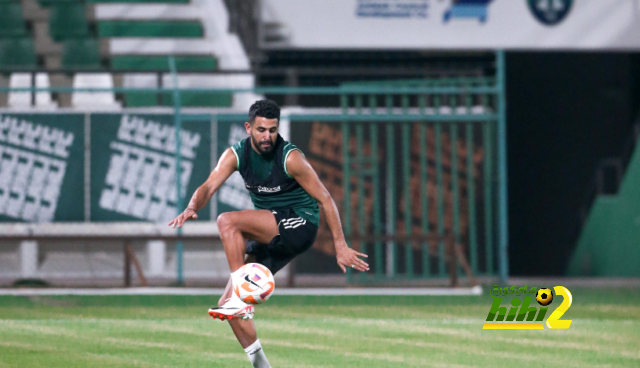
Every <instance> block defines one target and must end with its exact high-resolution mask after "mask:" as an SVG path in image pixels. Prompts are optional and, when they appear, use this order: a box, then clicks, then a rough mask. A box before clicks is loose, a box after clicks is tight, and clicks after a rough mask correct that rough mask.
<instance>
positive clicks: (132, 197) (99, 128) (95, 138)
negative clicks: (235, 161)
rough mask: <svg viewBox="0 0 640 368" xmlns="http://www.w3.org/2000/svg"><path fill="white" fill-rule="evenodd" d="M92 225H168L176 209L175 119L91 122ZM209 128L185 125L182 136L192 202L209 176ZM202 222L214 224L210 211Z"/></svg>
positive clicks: (185, 182) (99, 118)
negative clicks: (122, 223)
mask: <svg viewBox="0 0 640 368" xmlns="http://www.w3.org/2000/svg"><path fill="white" fill-rule="evenodd" d="M91 122H92V124H91V127H92V129H91V169H92V170H91V183H92V184H91V220H92V221H131V220H142V221H154V222H169V221H170V220H171V219H173V218H174V217H175V216H176V214H177V213H178V212H179V211H181V210H182V209H177V207H176V206H177V190H176V178H175V173H176V159H175V153H176V139H175V129H174V118H173V116H172V115H138V114H124V115H120V114H109V115H92V117H91ZM210 137H211V129H210V124H207V123H201V122H185V123H184V124H183V126H182V130H181V132H180V142H181V150H180V153H181V157H182V158H181V162H180V167H181V176H180V183H181V192H182V195H183V196H185V197H186V198H185V203H184V206H186V204H187V202H188V200H189V197H188V196H190V195H191V194H192V193H193V192H194V191H195V190H196V188H197V187H198V186H199V185H200V184H202V183H203V182H204V181H205V180H206V178H207V177H208V176H209V168H210V146H211V145H210ZM200 218H201V219H203V220H207V219H209V209H208V207H207V208H205V209H203V210H202V211H201V215H200Z"/></svg>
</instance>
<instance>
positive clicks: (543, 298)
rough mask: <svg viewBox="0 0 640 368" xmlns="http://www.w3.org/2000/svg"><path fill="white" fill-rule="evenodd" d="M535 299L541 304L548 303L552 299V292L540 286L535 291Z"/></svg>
mask: <svg viewBox="0 0 640 368" xmlns="http://www.w3.org/2000/svg"><path fill="white" fill-rule="evenodd" d="M536 300H537V301H538V303H539V304H540V305H542V306H545V305H549V304H551V301H552V300H553V294H552V293H551V290H550V289H547V288H541V289H539V290H538V292H537V293H536Z"/></svg>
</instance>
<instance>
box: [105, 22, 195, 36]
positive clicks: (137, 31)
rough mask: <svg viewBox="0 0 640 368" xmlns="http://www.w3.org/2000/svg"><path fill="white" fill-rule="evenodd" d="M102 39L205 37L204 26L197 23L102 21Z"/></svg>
mask: <svg viewBox="0 0 640 368" xmlns="http://www.w3.org/2000/svg"><path fill="white" fill-rule="evenodd" d="M98 35H99V36H100V37H183V38H184V37H188V38H199V37H202V36H203V35H204V30H203V29H202V25H201V24H200V23H198V22H196V21H121V20H114V21H101V22H98Z"/></svg>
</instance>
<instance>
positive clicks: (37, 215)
mask: <svg viewBox="0 0 640 368" xmlns="http://www.w3.org/2000/svg"><path fill="white" fill-rule="evenodd" d="M638 50H640V1H638V0H611V1H606V2H604V1H599V0H573V1H572V0H493V1H492V0H323V1H311V0H242V1H241V0H88V1H83V0H0V285H2V286H11V285H16V286H19V285H54V286H121V285H126V286H130V285H176V284H177V285H184V284H188V285H190V286H220V285H223V284H224V283H226V278H227V277H228V272H229V271H228V266H227V262H226V258H225V256H224V252H223V250H222V245H221V243H220V241H219V238H218V236H217V226H216V224H215V219H216V217H217V216H218V215H219V214H220V213H222V212H225V211H233V210H240V209H245V208H252V204H251V202H250V198H249V194H248V192H247V191H246V190H245V189H244V183H243V181H242V179H241V177H240V176H239V174H237V173H236V174H234V176H233V177H232V178H231V179H230V180H228V181H227V183H225V184H224V185H223V187H222V188H221V190H220V191H219V192H218V193H217V194H216V195H215V196H214V198H212V201H211V203H210V204H209V205H208V206H207V207H206V208H204V209H203V210H201V211H200V212H199V216H200V218H199V220H198V221H197V222H193V223H190V224H188V225H187V226H186V227H185V228H184V230H182V231H177V230H172V229H169V228H168V227H166V223H167V222H168V221H169V220H170V219H172V218H173V217H174V216H175V215H176V213H177V212H179V211H181V210H182V209H183V208H184V207H185V205H186V203H187V201H188V200H189V198H190V197H191V195H192V193H193V191H194V190H195V189H196V188H197V187H198V186H199V185H200V184H201V183H202V182H203V181H204V180H205V179H206V178H207V176H208V175H209V172H210V171H211V170H212V168H213V167H214V166H215V164H216V162H217V158H218V156H219V155H220V154H221V153H222V152H223V151H224V150H225V149H226V148H227V147H229V146H230V145H232V144H234V143H236V142H238V141H239V140H241V139H243V138H245V137H246V132H245V131H244V128H243V124H244V122H245V121H246V115H247V111H248V108H249V106H250V105H251V104H252V103H253V102H254V101H255V100H257V99H261V98H270V99H273V100H275V101H276V102H278V103H279V104H280V105H281V106H282V108H283V112H282V119H281V123H280V124H281V125H280V130H281V134H282V135H283V137H284V138H285V139H287V140H290V141H292V142H293V143H295V144H296V145H298V147H300V148H301V149H302V150H303V152H305V154H306V157H307V158H308V159H309V161H310V162H311V164H312V165H313V167H314V168H315V169H316V171H317V172H318V173H319V175H320V177H321V179H322V181H323V182H324V184H325V186H326V187H327V188H328V189H329V191H330V192H331V194H332V196H333V198H334V199H335V201H336V203H337V204H338V206H339V208H340V211H341V216H342V221H343V226H344V229H345V233H346V235H347V238H348V240H349V243H350V245H351V246H352V247H355V248H357V249H360V250H361V251H364V252H366V253H368V254H369V262H370V263H371V265H372V270H371V271H370V272H369V273H368V274H367V275H360V274H351V273H349V274H347V275H346V276H345V275H343V274H341V272H340V269H339V268H338V267H337V265H336V264H335V252H334V248H333V244H332V242H331V238H330V232H329V230H328V228H327V226H326V223H325V222H324V220H323V223H322V225H321V229H320V232H319V235H318V240H317V241H316V244H315V245H314V248H313V249H312V250H310V251H309V252H307V253H305V254H303V255H302V256H300V257H299V258H298V259H297V260H296V261H295V262H294V263H292V264H291V265H290V266H289V267H287V268H286V269H284V270H283V271H281V272H280V273H279V274H278V275H277V278H279V280H280V281H279V282H286V283H287V285H290V286H294V285H307V286H309V285H325V286H335V285H427V284H443V285H449V284H453V285H458V284H463V285H471V284H475V283H478V282H486V283H492V282H495V281H496V280H501V281H503V282H506V281H507V280H508V278H510V277H524V276H580V277H587V276H588V277H603V276H606V277H640V246H639V243H638V239H640V222H639V220H638V219H639V218H640V217H638V216H639V215H640V194H639V192H638V188H640V186H639V184H640V155H639V154H638V153H637V152H636V151H637V150H636V141H637V137H638V134H639V133H640V125H639V124H640V53H639V52H638Z"/></svg>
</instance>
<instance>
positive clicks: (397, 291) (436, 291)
mask: <svg viewBox="0 0 640 368" xmlns="http://www.w3.org/2000/svg"><path fill="white" fill-rule="evenodd" d="M223 292H224V289H222V288H166V287H148V288H143V287H140V288H127V289H124V288H123V289H120V288H113V289H2V290H0V295H13V296H37V295H98V296H100V295H222V293H223ZM275 294H276V295H319V296H328V295H335V296H341V295H482V287H481V286H474V287H472V288H276V290H275Z"/></svg>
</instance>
